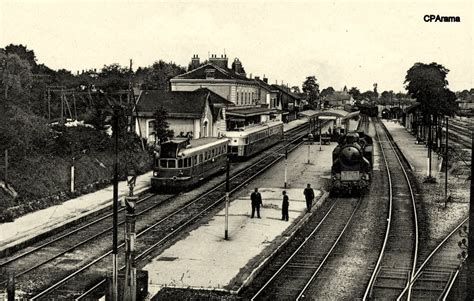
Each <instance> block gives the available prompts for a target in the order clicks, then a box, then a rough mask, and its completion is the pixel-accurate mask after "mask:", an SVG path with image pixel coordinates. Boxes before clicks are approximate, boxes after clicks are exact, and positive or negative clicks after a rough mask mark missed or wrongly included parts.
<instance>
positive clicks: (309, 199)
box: [304, 184, 314, 212]
mask: <svg viewBox="0 0 474 301" xmlns="http://www.w3.org/2000/svg"><path fill="white" fill-rule="evenodd" d="M304 197H305V199H306V211H308V212H311V207H312V206H313V200H314V190H313V188H311V185H310V184H308V186H307V187H306V188H305V189H304Z"/></svg>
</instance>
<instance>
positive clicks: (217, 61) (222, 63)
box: [209, 54, 228, 69]
mask: <svg viewBox="0 0 474 301" xmlns="http://www.w3.org/2000/svg"><path fill="white" fill-rule="evenodd" d="M227 60H228V59H227V56H226V55H224V54H222V55H221V57H218V56H217V55H215V54H213V55H212V56H211V58H210V59H209V63H211V64H213V65H215V66H217V67H220V68H224V69H227V63H228V61H227Z"/></svg>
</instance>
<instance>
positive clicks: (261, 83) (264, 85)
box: [255, 78, 278, 92]
mask: <svg viewBox="0 0 474 301" xmlns="http://www.w3.org/2000/svg"><path fill="white" fill-rule="evenodd" d="M255 82H256V83H257V85H259V86H260V87H262V88H263V89H265V90H267V91H269V92H278V90H277V89H276V88H275V87H273V86H272V85H269V84H268V83H266V82H264V81H263V80H261V79H259V78H255Z"/></svg>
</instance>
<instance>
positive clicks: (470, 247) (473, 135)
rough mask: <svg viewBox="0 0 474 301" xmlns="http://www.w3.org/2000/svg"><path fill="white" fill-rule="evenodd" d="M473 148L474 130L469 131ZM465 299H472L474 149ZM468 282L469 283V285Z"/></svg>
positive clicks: (473, 297) (473, 280)
mask: <svg viewBox="0 0 474 301" xmlns="http://www.w3.org/2000/svg"><path fill="white" fill-rule="evenodd" d="M471 138H472V150H474V131H473V132H472V133H471ZM467 283H468V285H467V299H466V300H474V285H472V284H473V283H474V151H472V152H471V196H470V202H469V232H468V245H467ZM469 283H470V284H471V285H469Z"/></svg>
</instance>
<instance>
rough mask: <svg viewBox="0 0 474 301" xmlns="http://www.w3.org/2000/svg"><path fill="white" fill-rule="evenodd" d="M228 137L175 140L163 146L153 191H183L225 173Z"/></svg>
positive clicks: (157, 162) (152, 180)
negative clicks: (217, 174)
mask: <svg viewBox="0 0 474 301" xmlns="http://www.w3.org/2000/svg"><path fill="white" fill-rule="evenodd" d="M228 144H229V140H228V139H226V138H200V139H195V140H190V139H173V140H171V141H168V142H165V143H163V144H162V145H161V150H160V155H159V157H156V158H155V162H154V168H153V177H152V178H151V186H152V189H153V190H155V191H156V190H161V191H162V190H167V191H168V190H172V191H182V190H187V189H189V188H192V187H193V186H195V185H196V184H198V183H199V182H201V181H203V180H204V179H206V178H209V177H210V176H212V175H214V174H216V173H218V172H220V171H223V170H225V167H226V159H227V146H228Z"/></svg>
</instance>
